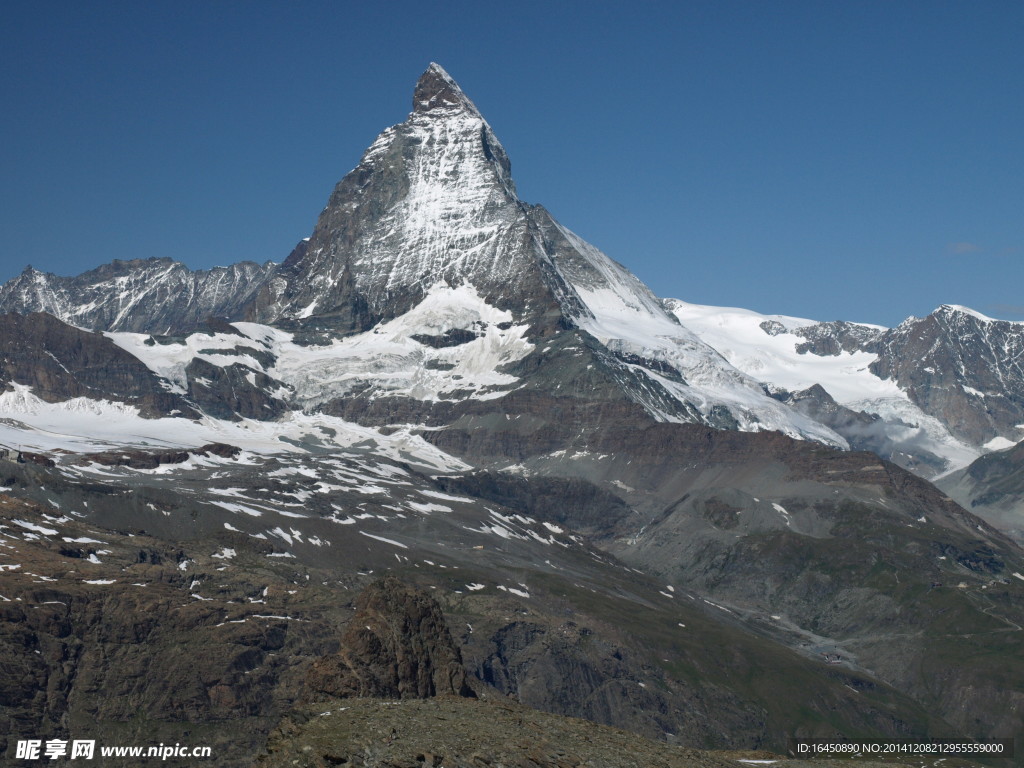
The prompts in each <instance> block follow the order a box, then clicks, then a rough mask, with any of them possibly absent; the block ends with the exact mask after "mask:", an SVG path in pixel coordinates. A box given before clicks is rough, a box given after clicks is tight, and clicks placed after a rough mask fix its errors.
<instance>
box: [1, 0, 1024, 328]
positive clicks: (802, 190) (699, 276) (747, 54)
mask: <svg viewBox="0 0 1024 768" xmlns="http://www.w3.org/2000/svg"><path fill="white" fill-rule="evenodd" d="M1022 41H1024V4H1022V3H1020V2H1017V1H1016V0H1014V1H1013V2H943V0H929V1H928V2H883V1H881V0H861V1H858V2H838V1H837V2H822V1H821V0H813V1H811V2H799V1H798V0H785V1H782V0H779V1H778V2H773V1H770V0H756V1H750V2H729V1H728V0H725V1H722V0H714V1H713V0H708V1H707V2H687V1H685V0H680V1H678V2H664V3H653V2H652V3H642V4H640V5H636V4H633V5H631V6H627V5H626V3H602V2H593V1H591V2H551V0H546V1H545V2H532V1H523V0H519V1H517V2H513V3H497V2H495V3H485V2H464V3H462V2H452V3H444V2H435V3H426V2H416V3H408V2H391V3H370V2H366V1H365V0H361V1H360V2H351V3H346V2H284V1H282V2H258V1H250V2H223V1H222V2H201V3H200V2H186V1H185V0H176V1H175V2H160V1H159V0H156V1H152V2H137V1H134V0H133V1H132V2H124V3H119V2H99V3H82V2H77V1H76V2H46V1H45V0H43V1H40V2H27V1H23V0H12V1H11V2H8V3H5V7H4V14H3V24H2V25H0V280H6V279H9V278H10V277H12V276H13V275H15V274H17V273H18V272H19V271H20V270H21V269H22V268H23V267H24V266H25V264H28V263H31V264H32V265H33V266H35V267H36V268H38V269H42V270H45V271H52V272H56V273H58V274H77V273H78V272H81V271H83V270H85V269H88V268H91V267H94V266H97V265H99V264H101V263H103V262H106V261H109V260H111V259H114V258H121V259H129V258H139V257H149V256H169V257H172V258H175V259H178V260H180V261H183V262H185V263H186V264H188V265H189V266H192V267H196V268H199V267H208V266H211V265H214V264H226V263H230V262H233V261H238V260H242V259H253V260H257V261H263V260H268V259H270V260H275V261H280V260H282V259H283V258H284V257H285V256H287V254H288V252H289V251H290V249H291V247H292V246H293V245H294V243H295V242H296V241H298V240H299V239H300V238H301V237H304V236H306V235H308V234H309V232H310V231H311V230H312V227H313V224H314V222H315V219H316V216H317V214H318V213H319V211H320V209H321V208H322V207H323V205H324V203H325V202H326V200H327V196H328V194H329V193H330V190H331V188H332V187H333V185H334V183H335V182H337V181H338V180H339V179H340V178H341V177H342V176H343V175H344V174H345V173H346V172H347V171H348V170H349V169H351V168H352V167H353V166H354V165H355V164H356V163H357V162H358V160H359V157H360V155H361V154H362V151H363V150H364V149H365V148H366V146H368V145H369V143H370V142H371V141H372V140H373V138H374V137H375V136H376V134H377V133H378V132H379V131H380V130H382V129H383V128H384V127H386V126H387V125H390V124H393V123H397V122H400V121H402V120H403V119H404V118H405V116H406V114H407V112H408V111H409V108H410V101H411V95H412V88H413V85H414V84H415V81H416V79H417V77H418V76H419V74H420V73H421V72H422V71H423V69H424V68H425V67H426V66H427V64H428V63H429V62H430V61H432V60H433V61H437V62H439V63H440V64H442V65H443V66H444V67H445V68H446V69H447V70H448V71H449V72H450V73H451V74H452V76H453V77H455V79H456V80H458V81H459V83H460V84H461V85H462V87H463V89H464V90H465V91H466V92H467V93H468V94H469V96H470V97H471V98H472V99H473V100H474V101H475V102H476V104H477V106H479V107H480V109H481V111H482V112H483V113H484V116H485V117H486V118H487V119H488V121H489V122H490V123H491V125H492V126H493V128H494V129H495V132H496V133H497V134H498V136H499V138H500V139H501V140H502V143H503V144H504V145H505V148H506V149H507V150H508V152H509V155H510V157H511V158H512V164H513V174H514V176H515V178H516V181H517V184H518V186H519V191H520V194H521V196H522V197H523V198H524V199H525V200H527V201H529V202H536V203H542V204H543V205H545V206H546V207H547V208H548V209H549V210H550V211H551V212H552V213H553V214H554V215H555V217H556V218H558V219H559V220H560V221H561V222H562V223H563V224H565V225H566V226H568V227H570V228H571V229H573V230H575V231H576V232H577V233H579V234H580V235H581V236H583V237H584V238H585V239H587V240H589V241H590V242H592V243H594V244H595V245H597V246H598V247H600V248H601V249H602V250H604V251H605V252H606V253H608V254H609V255H610V256H612V257H613V258H615V259H616V260H618V261H620V262H622V263H623V264H625V265H626V266H628V267H629V268H630V269H632V270H633V271H634V272H636V273H637V274H638V275H639V276H640V277H641V278H642V279H643V280H645V281H646V282H647V283H648V284H649V285H650V286H651V287H652V289H653V290H654V291H655V292H656V293H657V294H659V295H661V296H673V297H678V298H681V299H684V300H687V301H692V302H697V303H705V304H722V305H731V306H745V307H749V308H752V309H757V310H759V311H763V312H778V313H784V314H791V315H799V316H805V317H812V318H817V319H822V320H831V319H837V318H843V319H850V320H861V321H865V322H876V323H881V324H885V325H893V324H896V323H898V322H899V321H900V320H901V319H903V318H905V317H906V316H908V315H911V314H915V315H923V314H926V313H928V312H929V311H931V310H932V309H933V308H934V307H935V306H937V305H938V304H940V303H958V304H966V305H968V306H972V307H974V308H975V309H977V310H980V311H982V312H986V313H988V314H991V315H994V316H997V317H1005V318H1008V319H1022V318H1024V144H1022V142H1024V42H1022Z"/></svg>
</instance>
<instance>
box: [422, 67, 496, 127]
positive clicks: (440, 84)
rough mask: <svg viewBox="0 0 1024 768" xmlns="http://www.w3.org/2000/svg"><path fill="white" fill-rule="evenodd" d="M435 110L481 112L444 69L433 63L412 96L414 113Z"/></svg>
mask: <svg viewBox="0 0 1024 768" xmlns="http://www.w3.org/2000/svg"><path fill="white" fill-rule="evenodd" d="M434 109H466V110H470V111H472V112H477V113H478V114H479V111H478V110H477V108H476V105H475V104H473V102H472V101H470V100H469V97H468V96H466V94H465V93H464V92H463V91H462V89H461V88H460V87H459V84H458V83H456V82H455V81H454V80H453V79H452V76H451V75H449V74H448V73H447V72H445V70H444V67H442V66H441V65H440V64H437V63H435V62H431V63H430V66H429V67H427V71H426V72H424V73H423V74H422V75H421V76H420V79H419V81H418V82H417V83H416V90H415V91H414V92H413V96H412V110H413V112H430V111H431V110H434Z"/></svg>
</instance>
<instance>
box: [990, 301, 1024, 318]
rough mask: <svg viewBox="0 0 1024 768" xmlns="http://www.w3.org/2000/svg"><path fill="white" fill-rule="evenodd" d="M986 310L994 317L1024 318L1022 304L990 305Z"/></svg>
mask: <svg viewBox="0 0 1024 768" xmlns="http://www.w3.org/2000/svg"><path fill="white" fill-rule="evenodd" d="M985 309H986V311H988V312H991V313H992V314H994V315H1017V316H1024V305H1021V304H989V305H988V306H987V307H985Z"/></svg>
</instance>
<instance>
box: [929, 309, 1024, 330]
mask: <svg viewBox="0 0 1024 768" xmlns="http://www.w3.org/2000/svg"><path fill="white" fill-rule="evenodd" d="M932 314H933V315H936V316H940V317H955V318H963V317H973V318H974V319H975V320H978V321H980V322H982V323H1011V324H1014V325H1024V323H1021V322H1019V321H1018V322H1014V321H1012V320H997V319H995V318H994V317H989V316H988V315H983V314H982V313H981V312H978V311H977V310H974V309H971V308H970V307H964V306H962V305H960V304H942V305H941V306H939V308H938V309H936V310H935V311H934V312H932Z"/></svg>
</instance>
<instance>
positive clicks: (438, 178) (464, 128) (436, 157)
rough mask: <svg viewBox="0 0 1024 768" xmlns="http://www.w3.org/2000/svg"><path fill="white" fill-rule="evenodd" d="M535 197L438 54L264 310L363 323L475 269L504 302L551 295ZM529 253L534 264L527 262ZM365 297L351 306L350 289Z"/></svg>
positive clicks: (266, 316) (473, 275)
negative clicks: (520, 185)
mask: <svg viewBox="0 0 1024 768" xmlns="http://www.w3.org/2000/svg"><path fill="white" fill-rule="evenodd" d="M532 230H533V227H532V226H531V222H530V217H529V215H528V209H527V207H526V206H524V205H523V204H522V203H521V202H520V201H519V199H518V198H517V197H516V194H515V187H514V185H513V183H512V180H511V176H510V165H509V161H508V157H507V155H506V154H505V150H504V149H503V148H502V146H501V144H500V143H499V142H498V139H497V138H496V137H495V135H494V133H493V132H492V131H491V128H490V126H488V125H487V123H486V121H485V120H484V119H483V117H482V116H481V115H480V113H479V112H478V111H477V109H476V107H475V106H474V105H473V103H472V102H471V101H470V100H469V99H468V98H467V97H466V96H465V94H463V93H462V91H461V90H460V89H459V87H458V85H456V84H455V82H454V81H452V79H451V78H450V77H448V75H447V74H446V73H445V72H444V71H443V70H442V69H441V68H440V67H438V66H437V65H431V67H430V68H429V69H428V70H427V72H426V73H425V74H424V75H423V77H422V78H420V81H419V83H418V85H417V87H416V91H415V94H414V96H413V112H412V114H411V115H410V116H409V119H408V120H407V121H406V122H405V123H402V124H400V125H397V126H394V127H392V128H388V129H387V130H385V131H384V132H383V133H382V134H381V135H380V136H378V137H377V140H376V141H374V143H373V144H372V145H371V146H370V148H369V149H368V150H367V151H366V153H365V154H364V155H363V158H362V160H361V162H360V163H359V165H358V166H357V167H356V168H355V169H354V170H353V171H352V172H351V173H349V174H348V175H347V176H346V177H345V178H344V179H343V180H342V181H341V182H340V183H339V184H338V186H337V187H336V188H335V190H334V193H333V194H332V195H331V198H330V200H329V202H328V204H327V207H326V208H325V209H324V211H323V213H322V214H321V216H320V220H319V222H318V223H317V226H316V229H315V230H314V231H313V234H312V236H311V237H310V239H309V242H308V243H307V244H306V245H304V246H302V247H301V248H299V249H297V250H296V251H295V252H294V253H293V254H292V255H291V256H290V257H289V258H288V260H287V261H286V262H285V263H284V264H283V265H282V267H281V269H279V270H278V271H277V273H276V275H275V277H274V279H273V280H272V281H271V282H270V283H269V284H268V285H267V286H266V287H265V288H264V289H263V290H262V292H261V294H260V297H259V299H258V302H257V306H256V307H255V309H254V310H253V311H252V316H253V317H255V318H256V319H260V320H277V319H279V318H281V319H285V320H288V319H292V320H294V319H301V318H306V317H310V316H313V315H315V316H317V317H318V319H319V322H320V323H327V322H330V321H331V320H335V321H340V322H341V324H342V327H343V328H344V326H345V325H346V324H347V325H349V326H350V327H352V329H353V330H356V329H358V330H363V329H365V328H366V327H368V324H369V323H372V322H375V321H377V320H379V319H381V318H388V317H394V316H397V315H400V314H402V313H403V312H405V311H407V310H408V309H410V308H411V307H412V306H414V305H415V304H416V303H418V302H419V300H420V299H421V298H422V297H423V296H424V294H425V293H426V291H427V289H429V288H430V287H431V286H432V285H434V284H435V283H437V282H447V283H448V284H450V285H458V284H460V283H463V282H465V281H466V280H471V281H472V282H473V283H474V284H475V285H476V286H477V288H478V289H480V290H482V291H483V292H484V293H485V294H486V295H487V296H488V298H490V299H492V301H493V302H494V303H496V304H498V306H503V307H508V306H512V305H515V306H517V308H519V309H525V308H526V305H533V306H534V308H537V305H539V304H544V303H546V302H550V301H551V290H550V287H549V286H548V285H547V284H546V282H548V281H551V280H553V279H554V275H553V274H547V275H545V274H543V273H542V272H540V271H538V270H537V269H536V268H533V265H532V263H533V262H536V261H543V254H542V253H540V252H539V251H540V248H539V244H538V243H537V242H536V237H535V234H534V233H533V231H532ZM524 262H529V264H524ZM356 297H358V300H357V302H358V303H361V304H362V305H363V307H365V309H363V311H357V312H355V313H354V314H353V313H352V312H351V306H352V304H353V300H355V299H356Z"/></svg>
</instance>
